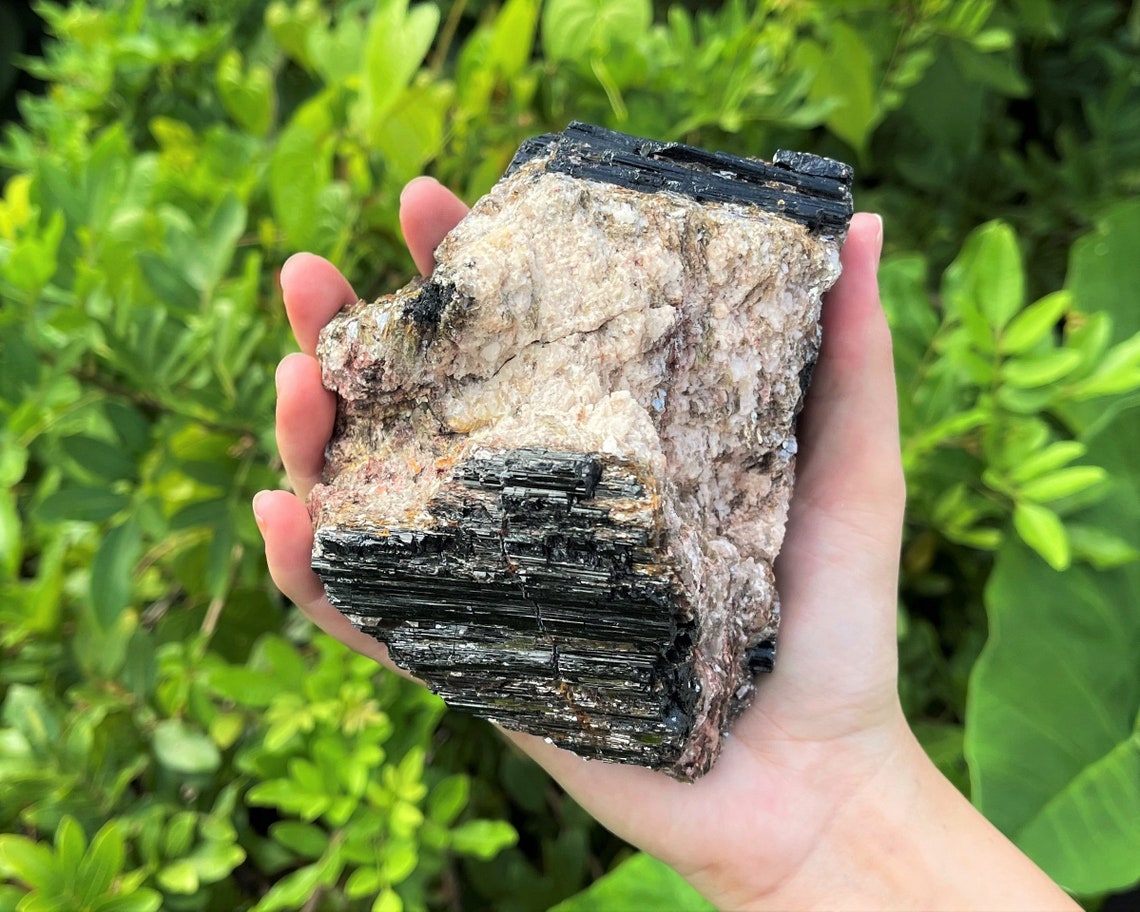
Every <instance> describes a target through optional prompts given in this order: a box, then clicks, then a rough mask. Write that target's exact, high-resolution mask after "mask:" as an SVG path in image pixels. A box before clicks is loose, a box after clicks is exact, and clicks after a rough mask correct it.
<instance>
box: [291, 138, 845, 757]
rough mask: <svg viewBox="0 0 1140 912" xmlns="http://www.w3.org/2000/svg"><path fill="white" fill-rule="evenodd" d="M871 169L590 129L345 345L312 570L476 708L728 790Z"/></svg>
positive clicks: (490, 201) (408, 664) (503, 190)
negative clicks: (828, 302)
mask: <svg viewBox="0 0 1140 912" xmlns="http://www.w3.org/2000/svg"><path fill="white" fill-rule="evenodd" d="M850 181H851V170H850V168H849V167H848V166H846V165H843V164H840V163H838V162H834V161H831V160H829V159H823V158H819V157H816V156H810V155H803V154H797V153H783V152H780V153H777V155H776V160H775V163H774V164H768V163H765V162H761V161H758V160H753V159H743V158H735V157H732V156H726V155H721V154H714V153H708V152H704V151H701V150H699V149H694V148H691V147H687V146H682V145H675V144H662V143H657V142H651V141H646V140H640V139H636V138H634V137H630V136H625V135H623V134H619V133H612V132H610V131H607V130H602V129H600V128H597V127H590V126H586V125H581V124H574V125H571V127H570V128H569V129H567V130H566V131H565V132H564V133H560V134H556V135H548V136H542V137H538V138H536V139H534V140H530V141H529V142H527V143H526V144H524V146H523V147H522V148H521V149H520V150H519V154H518V155H517V156H516V158H515V160H514V162H513V163H512V164H511V167H510V169H509V171H508V173H507V176H506V177H504V178H503V179H502V180H501V181H500V182H499V183H498V184H497V185H496V186H495V187H494V189H493V190H492V191H491V192H490V193H489V194H488V195H487V196H486V197H484V198H483V199H482V200H480V201H479V202H478V203H477V204H476V206H475V208H474V209H473V210H472V211H471V213H470V215H468V216H467V217H466V218H465V219H464V220H463V221H462V222H461V223H460V224H459V225H458V226H457V227H456V228H455V229H454V230H453V231H452V232H451V233H450V234H449V235H448V236H447V238H446V239H445V240H444V242H443V243H442V244H441V245H440V247H439V249H438V250H437V251H436V258H437V261H438V265H437V266H436V269H435V273H434V275H433V276H432V277H431V278H430V279H428V280H426V281H415V282H413V283H411V284H410V285H408V286H406V287H405V288H403V289H401V290H400V291H398V292H396V293H395V294H394V295H390V296H387V297H384V298H381V299H380V300H378V301H375V302H373V303H371V304H369V303H365V302H363V301H361V302H358V303H357V304H355V305H353V306H351V307H348V308H346V309H345V310H344V311H343V312H342V313H341V314H340V315H339V316H337V317H336V318H335V319H334V320H333V321H332V322H331V323H330V324H329V325H328V326H327V327H326V329H325V330H324V332H323V333H322V335H321V340H320V345H319V349H318V355H319V357H320V360H321V364H322V370H323V377H324V383H325V385H326V386H327V387H328V388H329V389H331V390H335V391H336V393H337V395H338V397H339V413H338V418H337V424H336V430H335V433H334V436H333V440H332V442H331V443H330V444H329V448H328V453H327V457H328V470H327V477H326V483H325V484H323V485H321V486H318V487H317V488H316V489H315V490H314V491H313V494H312V498H311V501H310V510H311V513H312V517H313V522H314V524H315V529H316V539H315V544H314V549H313V567H314V569H315V570H316V571H317V573H318V574H319V575H320V576H321V578H322V580H323V581H324V584H325V588H326V590H327V592H328V596H329V599H330V600H331V602H332V603H333V604H334V605H336V606H337V607H338V608H339V609H340V610H341V611H343V612H344V613H345V614H346V615H347V616H348V617H349V618H350V619H351V620H352V621H353V622H354V623H355V624H357V625H359V626H360V627H361V629H363V630H365V631H366V632H368V633H370V634H372V635H373V636H375V637H377V638H378V639H380V640H383V641H384V642H385V643H387V644H388V646H389V649H390V654H391V656H392V659H393V661H395V662H396V663H397V664H398V665H401V666H402V667H404V668H407V669H408V670H409V671H411V672H412V673H414V674H415V675H416V676H417V677H419V678H421V679H422V680H423V681H425V682H426V683H427V684H428V685H429V686H430V687H431V688H432V689H433V690H435V691H436V692H438V693H439V694H441V695H442V696H443V698H444V699H445V700H446V701H447V702H448V703H449V704H451V705H452V706H455V707H459V708H461V709H465V710H468V711H470V712H472V713H475V714H476V715H479V716H483V717H486V718H489V719H493V720H494V721H496V722H498V723H500V724H501V725H503V726H505V727H507V728H513V729H519V730H522V731H527V732H533V733H536V734H539V735H542V736H544V737H546V738H547V739H548V740H551V741H553V742H554V743H555V744H558V745H560V746H562V747H566V748H569V749H571V750H574V751H577V752H578V753H580V754H582V755H584V756H586V757H599V758H603V759H607V760H617V761H621V762H627V763H636V764H641V765H643V766H648V767H652V768H657V769H664V770H666V771H667V772H669V773H670V774H671V775H673V776H675V777H678V778H682V779H693V778H696V777H697V776H699V775H701V774H703V773H704V772H706V771H707V770H708V769H709V768H710V766H711V765H712V763H713V761H714V760H715V758H716V756H717V754H718V753H719V751H720V748H721V742H722V736H723V734H724V733H725V732H726V731H727V730H728V727H729V726H730V724H731V723H732V721H733V719H734V718H735V717H736V716H737V715H738V714H739V713H740V711H741V710H742V709H743V708H744V707H745V706H747V704H748V703H749V701H750V699H751V696H752V693H753V676H754V675H755V674H756V673H757V672H762V671H769V670H771V668H772V663H773V659H774V656H775V648H776V646H775V644H776V630H777V626H778V620H779V599H778V596H777V594H776V587H775V580H774V578H773V574H772V562H773V561H774V560H775V558H776V555H777V553H778V552H779V550H780V544H781V541H782V539H783V535H784V524H785V519H786V517H787V512H788V500H789V498H790V497H791V493H792V470H793V466H794V462H795V454H796V439H795V435H794V431H795V419H796V415H797V413H798V412H799V410H800V407H801V404H802V402H803V396H804V392H805V390H806V388H807V383H808V379H809V377H810V374H811V368H812V365H813V363H814V362H815V359H816V354H817V352H818V349H819V339H820V335H819V323H818V318H819V309H820V296H821V295H822V293H823V292H824V291H825V290H826V289H827V288H829V287H830V286H831V284H832V283H833V282H834V281H835V279H836V277H837V276H838V274H839V246H840V243H841V241H842V238H843V236H844V234H845V232H846V229H847V225H848V222H849V220H850V216H851V196H850Z"/></svg>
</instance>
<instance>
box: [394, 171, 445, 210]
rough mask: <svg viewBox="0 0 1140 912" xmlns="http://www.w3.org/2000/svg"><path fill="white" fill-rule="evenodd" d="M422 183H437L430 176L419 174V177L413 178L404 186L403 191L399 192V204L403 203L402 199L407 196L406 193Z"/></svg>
mask: <svg viewBox="0 0 1140 912" xmlns="http://www.w3.org/2000/svg"><path fill="white" fill-rule="evenodd" d="M423 183H431V184H438V183H439V181H437V180H436V179H435V178H434V177H432V176H431V175H430V174H421V175H420V176H419V177H413V178H412V179H411V180H410V181H408V182H407V183H406V184H405V185H404V189H403V190H401V191H400V202H401V203H402V202H403V201H404V197H405V196H407V195H408V191H409V190H411V189H412V187H413V186H414V185H415V184H423Z"/></svg>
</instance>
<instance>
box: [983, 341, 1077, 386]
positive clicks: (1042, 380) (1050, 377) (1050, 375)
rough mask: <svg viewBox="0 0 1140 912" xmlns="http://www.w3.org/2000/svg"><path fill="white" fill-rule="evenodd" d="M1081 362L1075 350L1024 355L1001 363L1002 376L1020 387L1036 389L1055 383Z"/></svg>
mask: <svg viewBox="0 0 1140 912" xmlns="http://www.w3.org/2000/svg"><path fill="white" fill-rule="evenodd" d="M1080 363H1081V356H1080V355H1079V354H1077V353H1076V352H1075V351H1068V350H1067V349H1061V350H1059V351H1054V352H1049V353H1048V354H1046V355H1024V356H1021V357H1017V358H1013V359H1011V360H1009V361H1006V362H1005V364H1004V365H1002V370H1001V375H1002V378H1003V379H1004V380H1005V381H1006V382H1007V383H1010V384H1012V385H1013V386H1016V387H1019V388H1021V389H1036V388H1037V387H1040V386H1048V385H1049V384H1050V383H1056V382H1057V381H1058V380H1060V379H1061V378H1062V377H1064V376H1066V375H1067V374H1070V373H1072V372H1073V370H1074V369H1075V368H1076V367H1077V366H1078V365H1079V364H1080Z"/></svg>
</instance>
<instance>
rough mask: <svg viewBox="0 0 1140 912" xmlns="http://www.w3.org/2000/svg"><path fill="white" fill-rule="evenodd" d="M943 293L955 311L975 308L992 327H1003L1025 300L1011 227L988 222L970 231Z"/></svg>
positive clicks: (1018, 253)
mask: <svg viewBox="0 0 1140 912" xmlns="http://www.w3.org/2000/svg"><path fill="white" fill-rule="evenodd" d="M943 294H944V295H946V297H947V298H948V299H949V300H948V302H947V303H948V304H950V305H951V306H952V307H953V308H954V309H955V311H957V312H959V313H962V312H964V311H968V310H970V309H974V308H976V309H977V310H978V311H979V312H980V313H981V314H982V315H983V316H984V317H985V318H986V320H987V322H988V323H989V325H990V327H991V328H992V329H994V330H998V331H1000V330H1001V329H1003V328H1004V327H1005V325H1006V324H1007V323H1009V321H1010V320H1011V319H1012V318H1013V316H1014V315H1015V314H1016V313H1017V312H1018V311H1019V310H1021V305H1022V303H1023V301H1024V299H1025V272H1024V269H1023V267H1022V264H1021V251H1020V249H1019V248H1018V246H1017V236H1016V235H1015V234H1014V233H1013V229H1012V228H1010V227H1009V225H1007V224H1005V223H1004V222H989V223H987V224H985V225H982V226H981V227H980V228H977V229H975V230H974V231H973V232H971V233H970V236H969V237H967V238H966V241H965V243H964V244H963V245H962V251H961V253H959V254H958V257H957V259H955V260H954V262H953V263H951V264H950V266H949V267H948V268H947V270H946V273H945V277H944V288H943Z"/></svg>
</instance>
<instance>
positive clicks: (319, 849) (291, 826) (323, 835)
mask: <svg viewBox="0 0 1140 912" xmlns="http://www.w3.org/2000/svg"><path fill="white" fill-rule="evenodd" d="M269 833H270V835H271V836H272V837H273V838H274V839H276V840H277V841H278V842H279V843H281V845H283V846H285V848H287V849H290V850H291V851H293V852H296V853H297V854H298V855H300V856H301V857H302V858H320V857H321V856H322V855H323V854H324V853H325V849H327V848H328V845H329V834H328V831H327V830H325V829H322V828H321V827H319V826H315V825H314V824H311V823H299V822H298V821H295V820H285V821H281V822H280V823H275V824H273V826H271V827H270V828H269Z"/></svg>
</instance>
